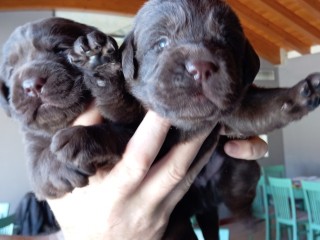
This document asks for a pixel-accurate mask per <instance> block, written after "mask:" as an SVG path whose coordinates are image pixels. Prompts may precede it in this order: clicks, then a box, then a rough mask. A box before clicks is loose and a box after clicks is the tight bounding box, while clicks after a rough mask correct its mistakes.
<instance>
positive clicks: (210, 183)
mask: <svg viewBox="0 0 320 240" xmlns="http://www.w3.org/2000/svg"><path fill="white" fill-rule="evenodd" d="M121 51H122V66H123V72H124V76H125V79H126V83H127V86H128V89H129V91H130V92H131V93H132V94H133V95H134V96H135V97H136V98H137V99H138V100H139V101H140V102H141V103H142V104H143V106H145V108H147V109H152V110H154V111H156V112H158V113H159V114H160V115H161V116H163V117H166V118H168V119H170V121H171V123H172V125H173V126H174V129H173V130H172V134H171V135H170V134H169V137H168V139H167V141H170V144H169V145H172V144H175V143H176V142H181V141H182V142H183V141H187V140H189V139H191V138H193V137H194V136H195V135H197V134H199V133H201V132H204V131H208V129H210V128H211V127H213V126H214V127H215V129H214V131H213V132H212V133H211V135H210V136H209V137H208V138H207V140H206V142H205V143H204V145H203V147H202V149H201V150H200V152H199V154H198V156H197V158H196V160H197V159H199V158H201V156H202V154H203V153H204V152H205V151H207V149H209V148H210V147H212V146H214V145H215V144H216V143H217V140H218V139H219V137H218V136H217V133H218V132H220V133H223V134H226V135H227V136H231V137H248V136H251V135H258V134H263V133H267V132H269V131H272V130H274V129H276V128H281V127H283V126H285V125H286V124H288V123H290V122H291V121H294V120H298V119H300V118H301V117H303V116H304V115H306V114H307V113H308V112H310V111H311V110H314V109H315V108H316V107H317V106H318V105H319V103H320V74H319V73H318V74H312V75H310V76H308V77H307V78H306V79H304V80H302V81H301V82H299V83H297V84H296V85H295V86H293V87H291V88H273V89H266V88H258V87H255V86H254V85H252V82H253V80H254V78H255V76H256V74H257V72H258V70H259V58H258V56H257V54H256V53H255V51H254V49H253V48H252V46H251V45H250V43H249V41H248V40H247V38H246V37H245V35H244V33H243V30H242V27H241V25H240V23H239V20H238V18H237V16H236V15H235V13H234V12H233V11H232V10H231V8H230V7H229V6H228V5H227V4H226V3H225V2H224V1H220V0H196V1H195V0H173V1H172V0H150V1H148V2H147V3H146V4H145V5H144V6H143V7H142V9H141V10H140V11H139V12H138V14H137V16H136V21H135V24H134V28H133V30H132V32H131V33H130V34H129V35H128V36H127V38H126V40H125V43H124V44H123V45H122V47H121ZM218 135H219V134H218ZM221 143H223V141H221ZM259 176H260V169H259V166H258V165H257V163H256V162H248V161H240V160H235V159H232V158H230V157H227V156H226V155H225V154H224V153H223V150H222V147H221V146H218V148H217V150H216V152H215V153H214V155H213V156H212V157H211V159H210V161H209V163H208V164H207V165H206V166H205V168H204V169H203V170H202V172H201V173H200V174H199V176H198V177H197V179H196V180H195V182H194V184H193V185H192V186H191V188H190V191H189V192H188V193H187V194H186V196H185V197H184V199H182V201H181V202H180V203H179V204H178V206H177V208H176V209H175V210H174V212H173V214H172V215H171V219H170V223H169V225H168V229H167V232H166V235H165V236H164V239H181V240H182V239H195V235H194V234H193V233H192V228H191V225H190V222H189V221H188V219H189V218H190V216H191V215H193V214H196V215H197V218H198V221H199V224H200V226H201V228H202V231H203V233H204V236H205V239H206V240H208V239H218V216H217V206H218V204H219V203H220V202H225V203H226V205H227V206H228V207H229V208H230V209H231V210H232V211H234V212H235V213H237V214H240V215H248V214H250V207H251V203H252V200H253V199H254V196H255V187H256V183H257V181H258V178H259Z"/></svg>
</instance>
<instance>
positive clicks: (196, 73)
mask: <svg viewBox="0 0 320 240" xmlns="http://www.w3.org/2000/svg"><path fill="white" fill-rule="evenodd" d="M186 69H187V71H188V73H189V74H190V75H191V76H193V78H194V80H196V81H203V80H204V81H205V80H208V79H209V78H210V77H211V76H212V75H213V74H214V73H215V72H217V71H218V69H219V68H218V66H217V65H216V64H214V63H213V62H209V61H188V62H187V63H186Z"/></svg>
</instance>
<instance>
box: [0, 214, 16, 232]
mask: <svg viewBox="0 0 320 240" xmlns="http://www.w3.org/2000/svg"><path fill="white" fill-rule="evenodd" d="M14 220H15V215H14V214H13V215H10V216H7V217H4V218H0V235H12V234H13V229H14Z"/></svg>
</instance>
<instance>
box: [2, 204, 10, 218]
mask: <svg viewBox="0 0 320 240" xmlns="http://www.w3.org/2000/svg"><path fill="white" fill-rule="evenodd" d="M9 208H10V204H9V203H5V202H0V218H4V217H7V216H8V214H9Z"/></svg>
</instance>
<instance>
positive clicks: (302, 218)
mask: <svg viewBox="0 0 320 240" xmlns="http://www.w3.org/2000/svg"><path fill="white" fill-rule="evenodd" d="M269 184H270V191H271V196H272V199H273V204H274V208H275V222H276V240H280V237H281V227H286V228H287V230H288V235H289V236H291V235H292V236H293V238H292V239H293V240H297V239H299V234H302V233H304V234H306V231H303V229H302V228H303V227H304V228H305V227H306V224H307V222H308V215H307V213H306V212H301V211H298V210H297V209H296V204H295V199H294V195H293V186H292V181H291V179H288V178H273V177H269ZM290 229H292V231H290ZM298 230H299V231H298ZM291 233H292V234H291Z"/></svg>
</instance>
